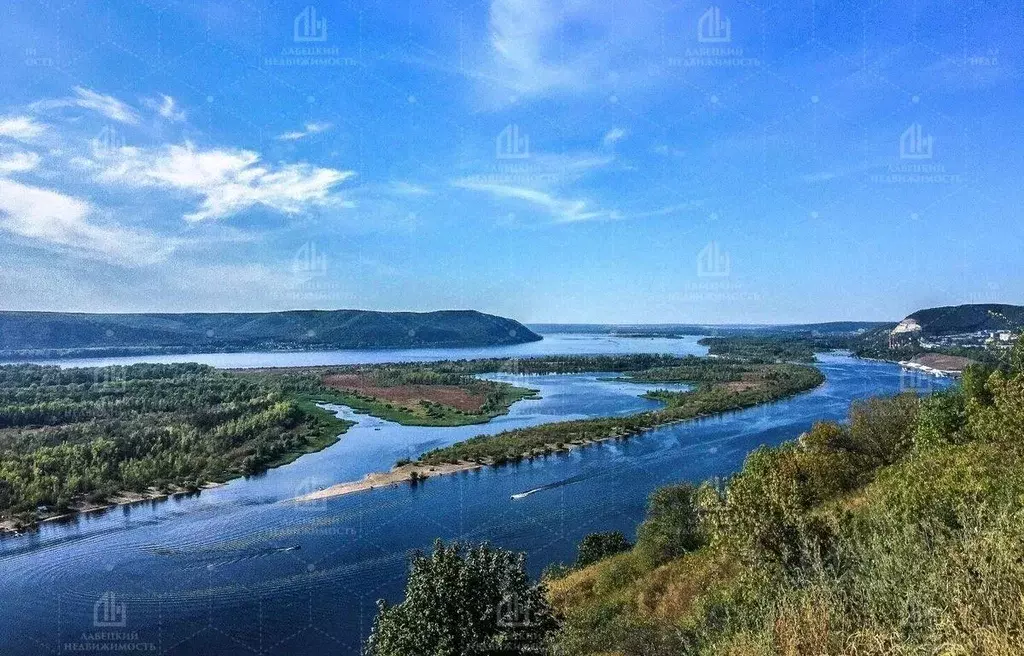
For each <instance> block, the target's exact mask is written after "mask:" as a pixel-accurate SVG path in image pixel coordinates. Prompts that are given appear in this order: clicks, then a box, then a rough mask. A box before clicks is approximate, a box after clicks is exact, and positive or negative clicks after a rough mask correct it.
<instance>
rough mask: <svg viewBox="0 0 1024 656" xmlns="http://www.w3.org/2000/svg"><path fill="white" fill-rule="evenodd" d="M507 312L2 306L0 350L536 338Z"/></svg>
mask: <svg viewBox="0 0 1024 656" xmlns="http://www.w3.org/2000/svg"><path fill="white" fill-rule="evenodd" d="M539 339H540V336H539V335H537V334H536V333H534V332H533V331H531V330H530V329H528V328H526V327H525V326H523V325H522V324H520V323H519V322H517V321H514V320H512V319H506V318H503V317H497V316H494V315H489V314H483V313H481V312H476V311H473V310H447V311H440V312H424V313H417V312H372V311H367V310H330V311H328V310H296V311H290V312H262V313H215V314H214V313H210V314H205V313H192V314H79V313H60V312H0V355H2V356H4V357H18V356H28V355H38V354H39V353H40V352H49V351H61V352H65V353H67V352H72V353H79V352H80V353H79V354H82V355H89V354H96V355H108V354H114V353H118V352H125V353H128V352H132V353H134V352H161V351H168V352H182V351H187V352H196V351H239V350H267V349H274V350H278V349H317V348H353V349H356V348H415V347H457V346H495V345H502V344H519V343H523V342H531V341H536V340H539Z"/></svg>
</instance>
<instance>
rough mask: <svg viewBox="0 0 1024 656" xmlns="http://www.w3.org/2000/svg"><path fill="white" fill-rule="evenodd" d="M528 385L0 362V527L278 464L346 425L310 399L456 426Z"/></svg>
mask: <svg viewBox="0 0 1024 656" xmlns="http://www.w3.org/2000/svg"><path fill="white" fill-rule="evenodd" d="M532 394H533V391H532V390H529V389H523V388H519V387H513V386H512V385H508V384H505V383H496V382H491V381H486V380H480V379H477V378H474V377H472V376H470V375H468V374H463V373H455V372H451V371H448V372H434V371H432V370H431V369H430V367H429V366H423V365H412V366H392V365H377V366H373V367H341V368H312V369H267V370H258V371H221V370H217V369H214V368H212V367H209V366H206V365H199V364H137V365H131V366H112V367H93V368H69V369H61V368H59V367H54V366H38V365H27V364H26V365H7V366H0V530H4V529H7V530H15V529H20V528H27V527H31V526H33V525H35V524H36V523H37V522H38V521H40V520H44V519H49V518H53V517H58V516H61V515H66V514H70V513H75V512H88V511H93V510H98V509H102V508H105V507H108V506H110V505H114V504H122V503H133V502H137V501H143V500H147V499H155V498H161V497H165V496H168V495H170V494H180V493H190V492H195V491H197V490H199V489H201V488H203V487H207V486H210V485H212V484H216V483H219V482H223V481H226V480H229V479H231V478H236V477H238V476H245V475H249V474H254V473H258V472H260V471H263V470H265V469H268V468H271V467H276V466H279V465H283V464H286V463H289V462H291V461H293V460H295V459H296V458H298V457H299V456H301V455H303V454H305V453H311V452H313V451H319V450H321V449H323V448H326V447H327V446H330V445H331V444H333V443H334V442H335V441H336V440H337V439H338V437H339V436H340V435H341V434H342V433H344V432H345V431H346V430H347V429H348V428H349V426H351V425H352V424H351V422H348V421H344V420H341V419H338V418H337V417H335V415H334V413H333V412H329V411H327V410H324V409H322V408H320V407H319V405H318V404H322V403H341V404H346V405H350V406H351V407H353V408H354V409H356V410H358V411H364V412H370V413H373V414H375V415H377V416H380V417H383V418H385V419H390V420H392V421H396V422H399V423H402V424H416V425H429V426H454V425H462V424H471V423H480V422H485V421H488V420H490V419H491V418H493V417H495V416H497V415H499V414H502V413H505V412H507V411H508V408H509V406H511V405H512V403H514V402H515V401H517V400H519V399H522V398H525V397H529V396H531V395H532Z"/></svg>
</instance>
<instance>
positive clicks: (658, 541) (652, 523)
mask: <svg viewBox="0 0 1024 656" xmlns="http://www.w3.org/2000/svg"><path fill="white" fill-rule="evenodd" d="M696 493H697V488H696V487H694V486H693V485H691V484H689V483H680V484H678V485H669V486H666V487H662V488H659V489H657V490H655V491H654V493H653V494H651V498H650V500H649V501H648V503H647V518H646V519H645V520H644V522H643V523H642V524H641V525H640V528H639V530H638V532H637V548H638V550H639V551H640V553H642V554H643V555H644V556H645V557H646V558H647V559H648V561H649V562H651V563H655V564H658V563H663V562H665V561H668V560H672V559H673V558H678V557H679V556H682V555H683V554H685V553H687V552H690V551H693V550H694V549H696V548H697V547H699V546H700V545H701V532H700V518H699V515H698V512H697V507H696Z"/></svg>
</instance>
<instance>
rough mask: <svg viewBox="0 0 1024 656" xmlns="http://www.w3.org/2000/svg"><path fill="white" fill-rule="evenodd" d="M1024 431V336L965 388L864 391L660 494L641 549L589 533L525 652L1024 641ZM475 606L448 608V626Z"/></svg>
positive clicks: (819, 650)
mask: <svg viewBox="0 0 1024 656" xmlns="http://www.w3.org/2000/svg"><path fill="white" fill-rule="evenodd" d="M1022 435H1024V343H1022V344H1018V345H1017V347H1016V349H1015V351H1014V355H1013V357H1012V359H1011V360H1010V361H1009V362H1006V363H1004V364H1003V365H1002V366H1000V367H998V368H995V367H987V366H983V365H976V366H973V367H971V368H969V369H968V370H967V371H966V372H965V374H964V377H963V379H962V381H961V385H960V386H959V387H957V388H953V389H950V390H947V391H944V392H939V393H936V394H933V395H931V396H928V397H918V396H916V395H914V394H910V393H906V394H900V395H897V396H894V397H889V398H874V399H870V400H867V401H864V402H859V403H856V404H855V405H854V406H852V408H851V410H850V415H849V421H848V422H846V423H844V424H838V423H832V422H822V423H818V424H816V425H815V426H814V427H813V428H812V429H811V430H810V431H808V432H807V433H805V434H804V435H802V436H800V438H799V439H797V440H796V441H793V442H789V443H786V444H784V445H781V446H779V447H774V448H762V449H759V450H757V451H755V452H754V453H752V454H751V455H750V456H748V458H747V460H746V462H745V464H744V466H743V468H742V470H741V471H739V472H738V473H737V474H735V475H734V476H732V477H730V478H729V479H727V480H724V481H708V482H705V483H703V484H700V485H692V484H690V483H680V484H677V485H672V486H668V487H666V488H662V489H660V490H657V491H656V492H655V493H654V494H653V495H652V496H651V500H650V505H649V509H648V513H647V517H646V519H645V520H644V521H643V523H642V524H641V525H640V527H639V529H638V531H637V541H636V544H635V545H633V546H632V547H629V546H628V545H626V544H624V538H622V537H621V536H609V535H608V534H605V535H603V536H600V537H599V538H595V539H589V538H588V540H585V541H584V545H581V558H580V559H578V561H577V563H576V565H575V566H573V567H560V566H559V567H553V568H549V570H548V572H547V573H546V575H545V577H544V579H543V580H542V581H541V582H539V583H538V584H536V586H535V588H527V589H536V590H540V591H543V592H544V594H545V600H546V602H547V603H546V604H539V602H536V601H535V600H534V604H535V605H539V607H538V608H537V609H536V610H535V612H536V613H537V616H538V617H541V618H544V623H543V624H542V625H539V626H540V627H541V628H542V629H543V630H538V631H537V632H535V633H534V634H531V635H530V639H531V642H530V643H529V644H528V645H526V646H524V647H523V648H522V649H523V651H522V652H520V653H523V652H526V651H529V652H530V653H548V654H552V655H569V654H604V655H609V656H611V655H621V656H626V655H630V656H632V655H636V656H661V655H665V656H668V655H678V654H730V655H734V656H748V655H749V656H753V655H768V654H783V655H787V656H790V655H791V656H797V655H804V654H807V655H811V654H813V655H818V654H837V655H838V654H864V655H868V654H870V655H875V654H877V655H879V656H881V655H888V654H981V655H989V656H1010V655H1011V654H1019V653H1022V652H1024V606H1022V604H1021V599H1022V598H1024V510H1022V504H1021V500H1022V499H1024V442H1022V440H1021V436H1022ZM584 546H587V551H586V557H584V548H583V547H584ZM595 558H597V562H593V561H594V559H595ZM420 584H421V585H422V584H423V582H422V581H421V583H420ZM531 599H534V598H532V597H531ZM464 610H465V609H463V608H462V607H460V606H459V605H458V604H455V606H454V607H451V606H445V607H443V609H439V610H437V611H436V612H434V614H433V616H432V618H431V619H432V622H433V629H432V630H433V632H434V635H438V634H443V633H445V632H446V631H451V630H455V629H456V627H458V626H461V624H460V620H459V617H460V616H459V615H457V613H459V612H464ZM549 617H554V618H556V621H557V622H558V626H557V627H556V628H552V627H550V625H549V622H548V619H547V618H549ZM378 626H380V624H378ZM390 628H391V629H392V630H394V629H395V627H393V626H392V627H390ZM402 628H403V629H405V630H415V628H416V627H414V626H412V625H405V626H403V627H402ZM377 632H378V629H377V628H375V635H377ZM371 646H373V647H374V648H375V650H374V651H372V653H374V654H375V655H376V656H413V655H414V654H427V653H430V654H438V655H449V654H451V655H453V656H454V654H456V653H481V654H482V653H495V652H486V651H472V650H469V651H462V652H456V651H451V650H447V649H444V648H442V649H433V650H422V649H416V648H413V647H410V646H409V644H408V643H406V644H404V645H403V644H399V643H395V642H389V643H387V644H384V643H380V642H376V643H375V642H373V641H371Z"/></svg>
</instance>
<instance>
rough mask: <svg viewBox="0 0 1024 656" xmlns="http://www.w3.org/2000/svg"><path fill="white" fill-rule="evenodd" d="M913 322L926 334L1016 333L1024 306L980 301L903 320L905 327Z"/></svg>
mask: <svg viewBox="0 0 1024 656" xmlns="http://www.w3.org/2000/svg"><path fill="white" fill-rule="evenodd" d="M913 324H917V326H919V327H920V333H921V334H922V335H928V336H936V335H955V334H962V333H974V332H979V331H999V330H1011V331H1015V332H1016V331H1018V330H1020V328H1021V327H1022V326H1024V306H1021V305H1007V304H1000V303H978V304H971V305H950V306H945V307H935V308H927V309H924V310H918V311H917V312H914V313H913V314H911V315H909V316H908V317H907V318H906V319H904V320H903V321H901V322H900V326H904V330H906V329H907V328H908V327H913ZM915 332H916V330H915Z"/></svg>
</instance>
